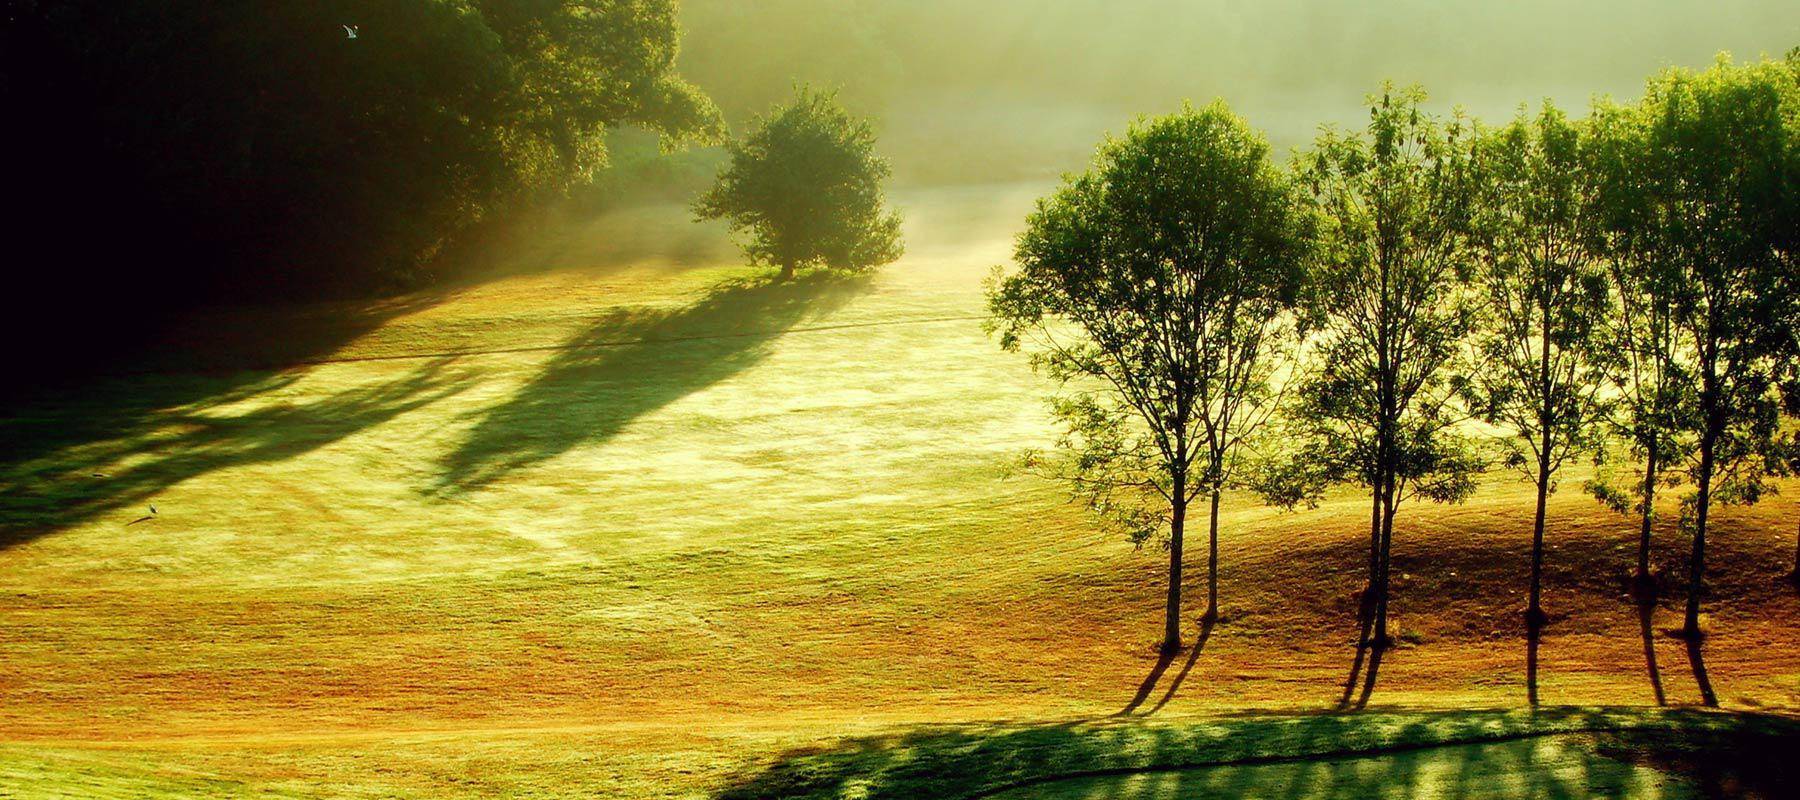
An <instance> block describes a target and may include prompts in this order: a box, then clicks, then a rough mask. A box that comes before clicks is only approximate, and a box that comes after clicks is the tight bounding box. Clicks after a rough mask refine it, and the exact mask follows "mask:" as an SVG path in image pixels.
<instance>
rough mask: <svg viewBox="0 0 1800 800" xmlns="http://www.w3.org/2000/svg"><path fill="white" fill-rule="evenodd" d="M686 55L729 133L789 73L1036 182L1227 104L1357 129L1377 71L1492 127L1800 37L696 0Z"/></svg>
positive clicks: (943, 3)
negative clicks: (1145, 120)
mask: <svg viewBox="0 0 1800 800" xmlns="http://www.w3.org/2000/svg"><path fill="white" fill-rule="evenodd" d="M682 24H683V27H684V28H685V30H686V34H685V37H684V40H683V44H682V55H681V60H680V69H681V71H682V72H683V73H684V74H685V75H686V76H688V77H689V78H690V79H692V80H693V81H694V82H695V83H696V84H698V85H699V86H700V87H701V88H703V89H704V90H705V91H707V92H708V93H709V94H710V95H711V96H712V97H713V98H714V100H715V101H716V102H717V103H718V104H719V105H720V107H721V109H722V110H723V111H724V112H725V114H726V117H727V119H728V120H729V121H730V122H731V123H732V124H733V125H734V126H738V127H741V126H742V125H743V124H744V123H745V122H746V121H748V120H749V119H751V118H752V117H753V116H754V115H755V114H756V113H758V112H760V111H763V110H765V109H767V108H768V107H769V106H771V105H772V104H774V103H775V102H777V101H778V100H779V99H781V98H782V97H785V96H786V95H787V93H788V92H789V90H790V87H791V86H792V85H793V84H795V83H809V84H814V85H819V86H827V87H837V88H839V89H840V90H841V92H842V96H843V98H844V100H845V101H846V103H848V104H850V105H851V106H852V107H853V108H854V109H855V110H857V111H859V112H861V113H866V114H873V115H875V116H877V117H878V118H879V119H880V120H881V124H882V129H883V135H884V140H883V141H884V145H883V147H884V150H885V152H886V153H887V154H888V155H889V157H890V158H892V159H893V161H894V165H895V171H896V177H897V178H898V179H899V180H900V181H902V182H906V183H940V182H969V181H991V180H1012V179H1031V178H1043V177H1049V176H1054V175H1056V174H1058V173H1060V172H1063V171H1067V170H1070V169H1075V168H1078V167H1080V166H1081V165H1082V164H1083V163H1085V161H1086V159H1087V157H1088V154H1089V153H1091V152H1092V148H1093V145H1094V144H1095V142H1097V141H1098V140H1099V138H1100V137H1101V135H1102V133H1103V132H1106V131H1113V132H1119V131H1122V129H1123V128H1124V127H1125V125H1126V124H1127V123H1128V122H1129V120H1130V119H1131V118H1132V117H1134V116H1136V115H1138V114H1155V113H1165V112H1168V111H1170V110H1173V109H1175V108H1177V107H1179V106H1180V104H1181V103H1182V102H1183V101H1184V100H1189V101H1193V102H1194V103H1196V104H1202V103H1205V102H1208V101H1210V100H1212V99H1214V98H1223V99H1225V100H1226V101H1227V102H1229V103H1230V104H1231V106H1232V108H1233V109H1235V110H1236V111H1237V112H1238V113H1240V114H1242V115H1244V116H1245V117H1247V118H1248V119H1249V120H1250V122H1251V123H1252V124H1253V125H1256V126H1257V127H1259V128H1261V129H1262V130H1263V131H1264V132H1265V133H1266V134H1267V136H1268V137H1269V139H1270V141H1271V143H1272V144H1273V145H1274V146H1275V147H1276V149H1277V152H1280V153H1285V152H1287V151H1288V150H1289V149H1290V148H1292V147H1294V146H1296V145H1300V144H1303V143H1305V142H1307V141H1309V140H1310V139H1311V138H1312V136H1313V134H1314V132H1315V130H1316V128H1317V127H1318V126H1319V125H1321V124H1339V125H1343V124H1354V123H1356V122H1357V121H1358V120H1359V119H1360V118H1361V116H1362V115H1363V114H1365V113H1366V112H1365V109H1364V106H1363V104H1362V102H1363V98H1364V97H1365V95H1367V94H1368V93H1370V92H1372V91H1375V90H1377V89H1379V87H1380V86H1381V84H1382V82H1383V81H1385V80H1392V81H1394V82H1395V83H1397V84H1410V83H1417V84H1420V85H1422V86H1424V87H1425V88H1426V90H1427V91H1428V92H1430V95H1431V98H1432V106H1433V107H1434V108H1436V109H1438V110H1440V111H1448V110H1450V109H1451V108H1452V107H1455V106H1461V107H1463V108H1464V109H1465V110H1467V111H1468V112H1469V113H1471V114H1473V115H1475V116H1477V117H1480V118H1482V119H1485V120H1489V121H1499V120H1503V119H1506V118H1508V117H1510V116H1512V115H1513V114H1514V113H1516V111H1517V109H1518V108H1519V107H1520V105H1521V104H1526V105H1529V106H1532V107H1535V106H1536V105H1538V104H1539V103H1540V102H1541V101H1542V100H1544V99H1546V98H1548V99H1552V100H1554V101H1555V102H1556V103H1558V104H1559V105H1561V106H1563V107H1565V108H1568V109H1571V110H1574V111H1578V112H1579V111H1581V110H1583V109H1585V108H1586V107H1587V106H1588V104H1589V102H1590V101H1591V99H1592V98H1594V97H1596V96H1606V95H1610V96H1613V97H1616V98H1618V99H1621V100H1624V99H1630V98H1633V97H1636V96H1637V95H1638V94H1639V93H1640V91H1641V88H1642V86H1643V82H1644V80H1645V78H1646V77H1648V76H1649V75H1651V74H1653V73H1655V72H1657V71H1659V70H1661V69H1664V68H1667V67H1672V66H1688V67H1699V66H1705V65H1706V64H1708V63H1710V62H1711V61H1712V60H1713V59H1714V58H1715V57H1716V55H1717V54H1718V53H1720V52H1730V53H1732V54H1733V55H1735V56H1736V57H1737V58H1738V59H1740V60H1747V59H1754V58H1757V57H1758V56H1761V55H1765V54H1766V55H1773V56H1778V55H1780V54H1781V53H1784V52H1786V50H1787V49H1788V48H1790V47H1793V46H1794V45H1795V44H1796V43H1800V4H1794V3H1790V2H1781V1H1780V0H1727V2H1710V3H1701V2H1682V1H1680V0H1649V2H1623V1H1622V0H1604V1H1603V2H1593V3H1583V4H1579V5H1578V6H1577V5H1575V4H1568V3H1557V2H1547V1H1546V0H1527V1H1526V2H1517V3H1462V2H1430V1H1429V0H1391V1H1390V2H1381V3H1334V2H1325V1H1323V0H1275V2H1266V3H1256V4H1250V3H1230V2H1221V1H1219V0H1203V1H1201V2H1180V1H1179V0H1131V1H1130V2H1103V1H1102V0H1059V1H1057V2H1041V1H1039V2H1032V1H1028V0H988V1H987V2H979V3H969V2H953V1H951V0H848V1H847V2H832V3H824V2H814V1H812V0H763V1H762V2H756V3H744V2H737V1H736V0H691V1H690V2H688V3H685V4H684V5H683V7H682Z"/></svg>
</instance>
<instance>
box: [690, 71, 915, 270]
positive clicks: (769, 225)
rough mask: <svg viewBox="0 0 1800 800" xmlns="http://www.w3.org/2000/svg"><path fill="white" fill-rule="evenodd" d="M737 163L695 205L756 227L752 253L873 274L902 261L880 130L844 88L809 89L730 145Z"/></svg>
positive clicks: (708, 215)
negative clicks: (878, 147) (849, 104)
mask: <svg viewBox="0 0 1800 800" xmlns="http://www.w3.org/2000/svg"><path fill="white" fill-rule="evenodd" d="M728 149H729V150H730V152H731V164H730V165H729V166H728V167H726V169H725V170H724V171H723V172H721V173H720V174H719V178H718V181H717V182H716V183H715V184H714V185H713V187H712V189H710V190H709V191H707V192H706V193H705V194H703V195H701V196H700V199H699V200H698V201H696V202H695V204H694V214H695V216H697V217H698V218H700V219H724V220H726V221H727V222H728V223H729V224H730V226H731V228H732V230H733V231H748V232H749V240H748V241H746V242H745V243H744V244H743V249H744V255H745V256H746V257H748V258H749V259H750V260H751V261H752V262H754V263H758V264H773V265H776V266H778V267H780V268H781V278H782V279H783V280H787V279H789V278H792V277H793V276H794V270H795V269H797V268H799V267H802V266H807V265H811V264H824V265H826V266H828V267H832V268H834V269H843V270H855V271H861V270H867V269H870V268H873V267H876V266H879V265H881V264H886V263H888V262H890V261H893V260H894V259H896V258H899V257H900V250H901V246H900V217H899V215H897V214H893V213H890V212H888V211H887V210H886V209H885V208H884V207H883V206H884V201H883V198H882V188H881V183H882V181H884V180H886V179H887V177H888V171H889V170H888V164H887V162H886V161H884V160H882V159H881V158H880V157H879V156H877V155H875V129H874V127H873V126H871V125H870V124H869V123H868V121H866V120H861V119H857V118H855V117H852V116H851V115H850V114H849V112H847V111H845V110H844V108H843V107H842V106H841V105H839V104H838V101H837V97H836V95H835V94H832V93H828V92H819V91H815V90H812V89H808V88H805V87H802V88H800V89H799V90H798V91H797V93H796V94H795V97H794V99H793V101H792V102H790V103H789V104H787V105H785V106H782V107H780V108H778V109H776V110H775V111H774V112H773V113H771V114H770V115H769V116H767V117H764V118H760V119H759V120H758V121H757V123H756V126H755V130H753V131H751V132H750V134H749V135H748V136H746V137H744V138H743V139H742V140H740V141H736V142H732V143H731V144H730V145H728Z"/></svg>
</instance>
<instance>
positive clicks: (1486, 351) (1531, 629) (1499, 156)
mask: <svg viewBox="0 0 1800 800" xmlns="http://www.w3.org/2000/svg"><path fill="white" fill-rule="evenodd" d="M1475 152H1476V157H1475V159H1474V164H1475V169H1476V172H1477V174H1478V179H1477V185H1478V187H1479V189H1478V191H1479V193H1480V194H1479V199H1478V201H1477V202H1476V204H1475V207H1474V212H1473V214H1472V215H1471V216H1472V223H1473V224H1472V231H1473V234H1474V236H1473V239H1474V242H1475V253H1476V256H1477V257H1476V265H1477V274H1476V285H1477V286H1478V287H1479V290H1480V294H1481V296H1482V298H1483V299H1484V300H1485V302H1484V303H1483V311H1484V312H1485V313H1484V314H1483V316H1484V322H1485V324H1484V325H1482V326H1481V328H1480V333H1478V334H1477V336H1476V343H1475V346H1476V351H1477V353H1478V354H1479V355H1480V357H1481V359H1482V364H1483V369H1480V370H1477V371H1475V372H1473V373H1471V374H1470V375H1469V376H1468V378H1467V380H1465V381H1464V382H1463V388H1464V392H1465V394H1466V395H1467V397H1468V402H1469V405H1470V408H1471V409H1472V410H1473V411H1474V412H1475V413H1476V415H1477V416H1479V417H1481V418H1482V419H1484V420H1486V421H1487V422H1489V423H1491V424H1494V425H1496V426H1499V427H1500V428H1502V429H1503V430H1505V431H1507V432H1508V434H1509V435H1507V436H1505V437H1504V438H1502V440H1501V441H1502V442H1503V444H1504V446H1505V447H1506V449H1507V457H1506V463H1507V464H1508V465H1509V466H1511V467H1514V468H1516V469H1518V470H1520V471H1521V472H1523V473H1524V475H1525V477H1527V478H1528V479H1530V480H1531V481H1532V482H1533V483H1534V484H1535V485H1536V487H1537V503H1536V509H1535V513H1534V516H1533V518H1532V527H1531V577H1530V590H1529V592H1528V594H1527V597H1528V599H1527V604H1526V608H1525V631H1526V639H1527V646H1526V679H1525V686H1526V694H1527V697H1528V698H1529V700H1530V702H1531V704H1532V705H1537V702H1538V681H1537V664H1538V658H1537V653H1538V644H1539V641H1540V638H1541V636H1542V631H1543V628H1544V625H1545V623H1546V622H1547V617H1546V616H1545V614H1544V610H1543V605H1542V597H1543V572H1544V569H1543V567H1544V527H1545V520H1544V517H1545V508H1546V506H1547V505H1548V502H1549V497H1550V495H1551V494H1552V493H1553V492H1555V491H1556V484H1557V475H1558V473H1559V471H1560V470H1561V469H1562V467H1563V466H1564V465H1565V464H1566V463H1567V462H1568V461H1569V460H1570V459H1572V458H1574V457H1575V456H1577V455H1579V454H1580V453H1582V452H1585V451H1587V450H1588V449H1589V448H1591V447H1592V446H1593V445H1594V444H1595V441H1596V439H1597V434H1598V433H1599V425H1598V423H1599V422H1600V421H1601V418H1602V417H1603V415H1604V410H1605V403H1603V402H1602V398H1601V395H1600V391H1601V388H1602V386H1603V385H1604V380H1603V378H1602V375H1601V372H1600V369H1599V367H1598V359H1597V358H1596V357H1595V356H1596V352H1597V351H1598V350H1599V347H1598V344H1599V342H1598V341H1597V339H1596V334H1598V333H1599V332H1600V331H1601V330H1602V328H1601V326H1600V324H1599V323H1600V322H1601V321H1602V320H1603V319H1604V318H1605V316H1606V311H1607V300H1608V290H1607V280H1606V276H1605V272H1604V271H1603V270H1602V269H1601V268H1600V265H1599V260H1598V259H1597V258H1596V255H1595V253H1594V252H1592V250H1591V249H1590V244H1591V242H1592V241H1593V237H1592V236H1591V235H1590V233H1589V225H1590V215H1591V213H1592V210H1593V209H1594V207H1595V204H1594V196H1595V186H1596V181H1595V180H1594V177H1593V175H1594V174H1593V173H1592V172H1591V171H1589V170H1588V169H1586V167H1585V164H1584V163H1583V161H1582V148H1581V132H1580V130H1579V128H1578V127H1577V126H1576V125H1575V124H1574V123H1572V122H1570V121H1569V119H1568V118H1567V117H1566V116H1565V115H1564V114H1563V113H1562V112H1561V111H1559V110H1558V109H1557V108H1556V107H1555V106H1554V105H1551V104H1550V103H1545V104H1544V107H1543V110H1542V111H1541V112H1540V113H1539V114H1538V116H1537V117H1536V119H1528V118H1526V117H1524V116H1521V117H1520V118H1519V119H1517V120H1515V121H1514V122H1513V123H1512V124H1511V125H1508V126H1506V127H1504V128H1501V129H1499V130H1496V131H1492V132H1488V133H1486V134H1485V135H1483V136H1482V137H1481V138H1480V139H1479V141H1478V143H1477V145H1476V148H1475Z"/></svg>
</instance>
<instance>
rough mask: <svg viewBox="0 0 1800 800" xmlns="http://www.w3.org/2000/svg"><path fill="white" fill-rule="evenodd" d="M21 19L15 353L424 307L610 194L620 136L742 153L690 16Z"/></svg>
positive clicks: (460, 12) (11, 124)
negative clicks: (506, 216)
mask: <svg viewBox="0 0 1800 800" xmlns="http://www.w3.org/2000/svg"><path fill="white" fill-rule="evenodd" d="M0 8H3V9H4V11H0V59H4V61H3V63H0V104H3V106H4V108H5V109H6V115H7V119H8V122H7V124H6V125H5V126H4V127H3V128H0V131H3V132H0V147H4V148H5V149H4V152H5V153H6V154H7V160H8V167H9V168H8V170H7V172H8V175H7V177H8V184H9V186H8V188H9V194H10V195H11V197H12V198H13V199H14V200H15V201H22V202H15V203H14V204H11V208H10V209H9V211H8V215H9V217H10V218H9V219H8V220H7V227H8V232H9V235H8V236H7V240H8V241H7V247H8V253H7V258H6V262H7V263H8V264H9V266H8V267H7V273H8V274H7V276H6V277H7V284H8V290H9V291H8V293H7V296H8V298H9V299H8V301H7V302H6V303H5V306H4V317H5V319H6V329H7V333H8V334H9V336H14V337H15V338H13V340H14V341H20V340H21V339H19V338H17V337H18V336H21V335H25V334H27V333H32V332H34V333H35V335H25V338H24V340H26V341H38V342H43V343H49V342H61V343H68V342H71V341H75V340H78V339H82V338H92V334H93V333H98V332H105V331H111V330H118V331H141V330H144V328H145V325H146V323H147V322H148V321H150V320H152V319H154V318H155V317H156V316H158V315H159V313H161V312H162V311H164V310H167V309H181V308H188V307H192V306H194V305H196V304H200V303H206V302H211V301H226V300H267V299H274V298H293V297H307V296H315V297H316V296H326V295H344V294H367V293H371V292H379V291H384V290H391V289H393V288H396V287H404V286H412V285H417V284H419V283H421V282H422V279H424V278H426V277H427V276H428V275H427V273H428V272H429V271H430V269H431V266H432V264H433V261H434V259H435V258H436V257H437V256H438V255H439V254H440V252H441V251H442V249H443V248H444V247H445V246H446V245H447V244H448V243H450V242H453V241H454V240H455V239H456V237H457V236H459V235H461V234H465V233H466V232H468V231H470V230H471V229H472V228H473V227H474V226H477V225H479V224H481V223H482V222H483V221H485V220H491V219H493V218H494V217H495V216H496V214H497V213H499V212H503V211H505V210H507V209H510V208H514V207H517V206H518V205H520V204H523V203H529V202H532V201H534V200H537V199H541V198H543V197H545V196H550V195H554V194H556V193H560V192H562V191H563V190H565V189H566V188H567V187H569V186H571V185H573V184H577V183H580V182H583V181H586V180H588V179H589V178H591V177H592V175H593V174H594V172H595V170H597V169H599V168H601V167H602V166H604V165H605V164H606V163H607V148H606V142H607V139H606V132H607V131H608V130H609V129H611V128H614V127H617V126H621V125H631V126H635V127H638V128H643V129H648V130H651V131H654V132H656V133H658V134H661V135H662V136H663V137H664V138H665V140H667V141H672V142H679V141H684V140H708V141H710V140H713V139H716V138H717V137H718V136H719V135H720V134H721V133H722V130H723V126H722V123H721V121H720V118H719V115H718V114H717V112H716V110H715V109H714V108H713V106H712V104H711V102H710V100H708V99H707V98H706V97H705V96H704V95H703V94H702V93H701V92H699V91H698V90H697V89H695V88H694V87H693V86H691V85H689V84H688V83H686V82H684V81H683V80H681V79H680V78H679V77H678V76H677V75H676V74H675V72H674V63H675V60H676V56H677V43H678V28H677V26H676V18H675V12H676V9H675V3H674V2H673V0H625V1H620V0H607V1H606V2H598V1H595V0H380V2H358V1H356V0H274V1H273V2H270V1H267V0H259V1H257V2H251V0H224V1H223V2H174V3H157V2H137V1H136V0H124V1H121V0H6V1H5V2H4V4H3V5H0ZM121 320H128V321H129V322H128V323H127V324H116V323H119V322H120V321H121ZM129 336H130V334H129V333H125V334H123V335H122V336H121V337H120V338H122V339H128V338H129ZM119 346H121V342H120V341H113V342H110V343H107V344H104V345H102V346H101V348H99V349H100V350H101V351H104V350H109V349H117V348H118V347H119ZM54 350H56V348H48V349H43V350H42V352H43V355H44V357H45V358H46V360H47V359H48V358H49V357H50V356H51V355H52V354H53V353H52V351H54ZM33 355H34V353H29V352H28V353H26V356H27V358H30V357H31V356H33Z"/></svg>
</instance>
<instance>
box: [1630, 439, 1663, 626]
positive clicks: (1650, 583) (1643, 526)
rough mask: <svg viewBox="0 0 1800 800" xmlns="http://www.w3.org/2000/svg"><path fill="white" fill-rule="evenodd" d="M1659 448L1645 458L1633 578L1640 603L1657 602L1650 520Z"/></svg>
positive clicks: (1654, 497) (1653, 511) (1651, 450)
mask: <svg viewBox="0 0 1800 800" xmlns="http://www.w3.org/2000/svg"><path fill="white" fill-rule="evenodd" d="M1657 449H1658V446H1657V445H1656V444H1652V445H1651V446H1650V451H1649V453H1647V454H1645V456H1644V491H1643V497H1642V502H1643V508H1642V509H1640V511H1641V512H1642V520H1641V522H1640V524H1639V526H1638V560H1637V574H1636V575H1633V576H1632V578H1631V584H1632V594H1633V595H1635V596H1636V598H1637V601H1638V603H1640V604H1644V603H1654V602H1656V582H1655V581H1654V580H1652V579H1651V577H1650V520H1651V517H1652V516H1654V515H1655V508H1656V467H1657V464H1656V455H1657V453H1656V451H1657Z"/></svg>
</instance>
